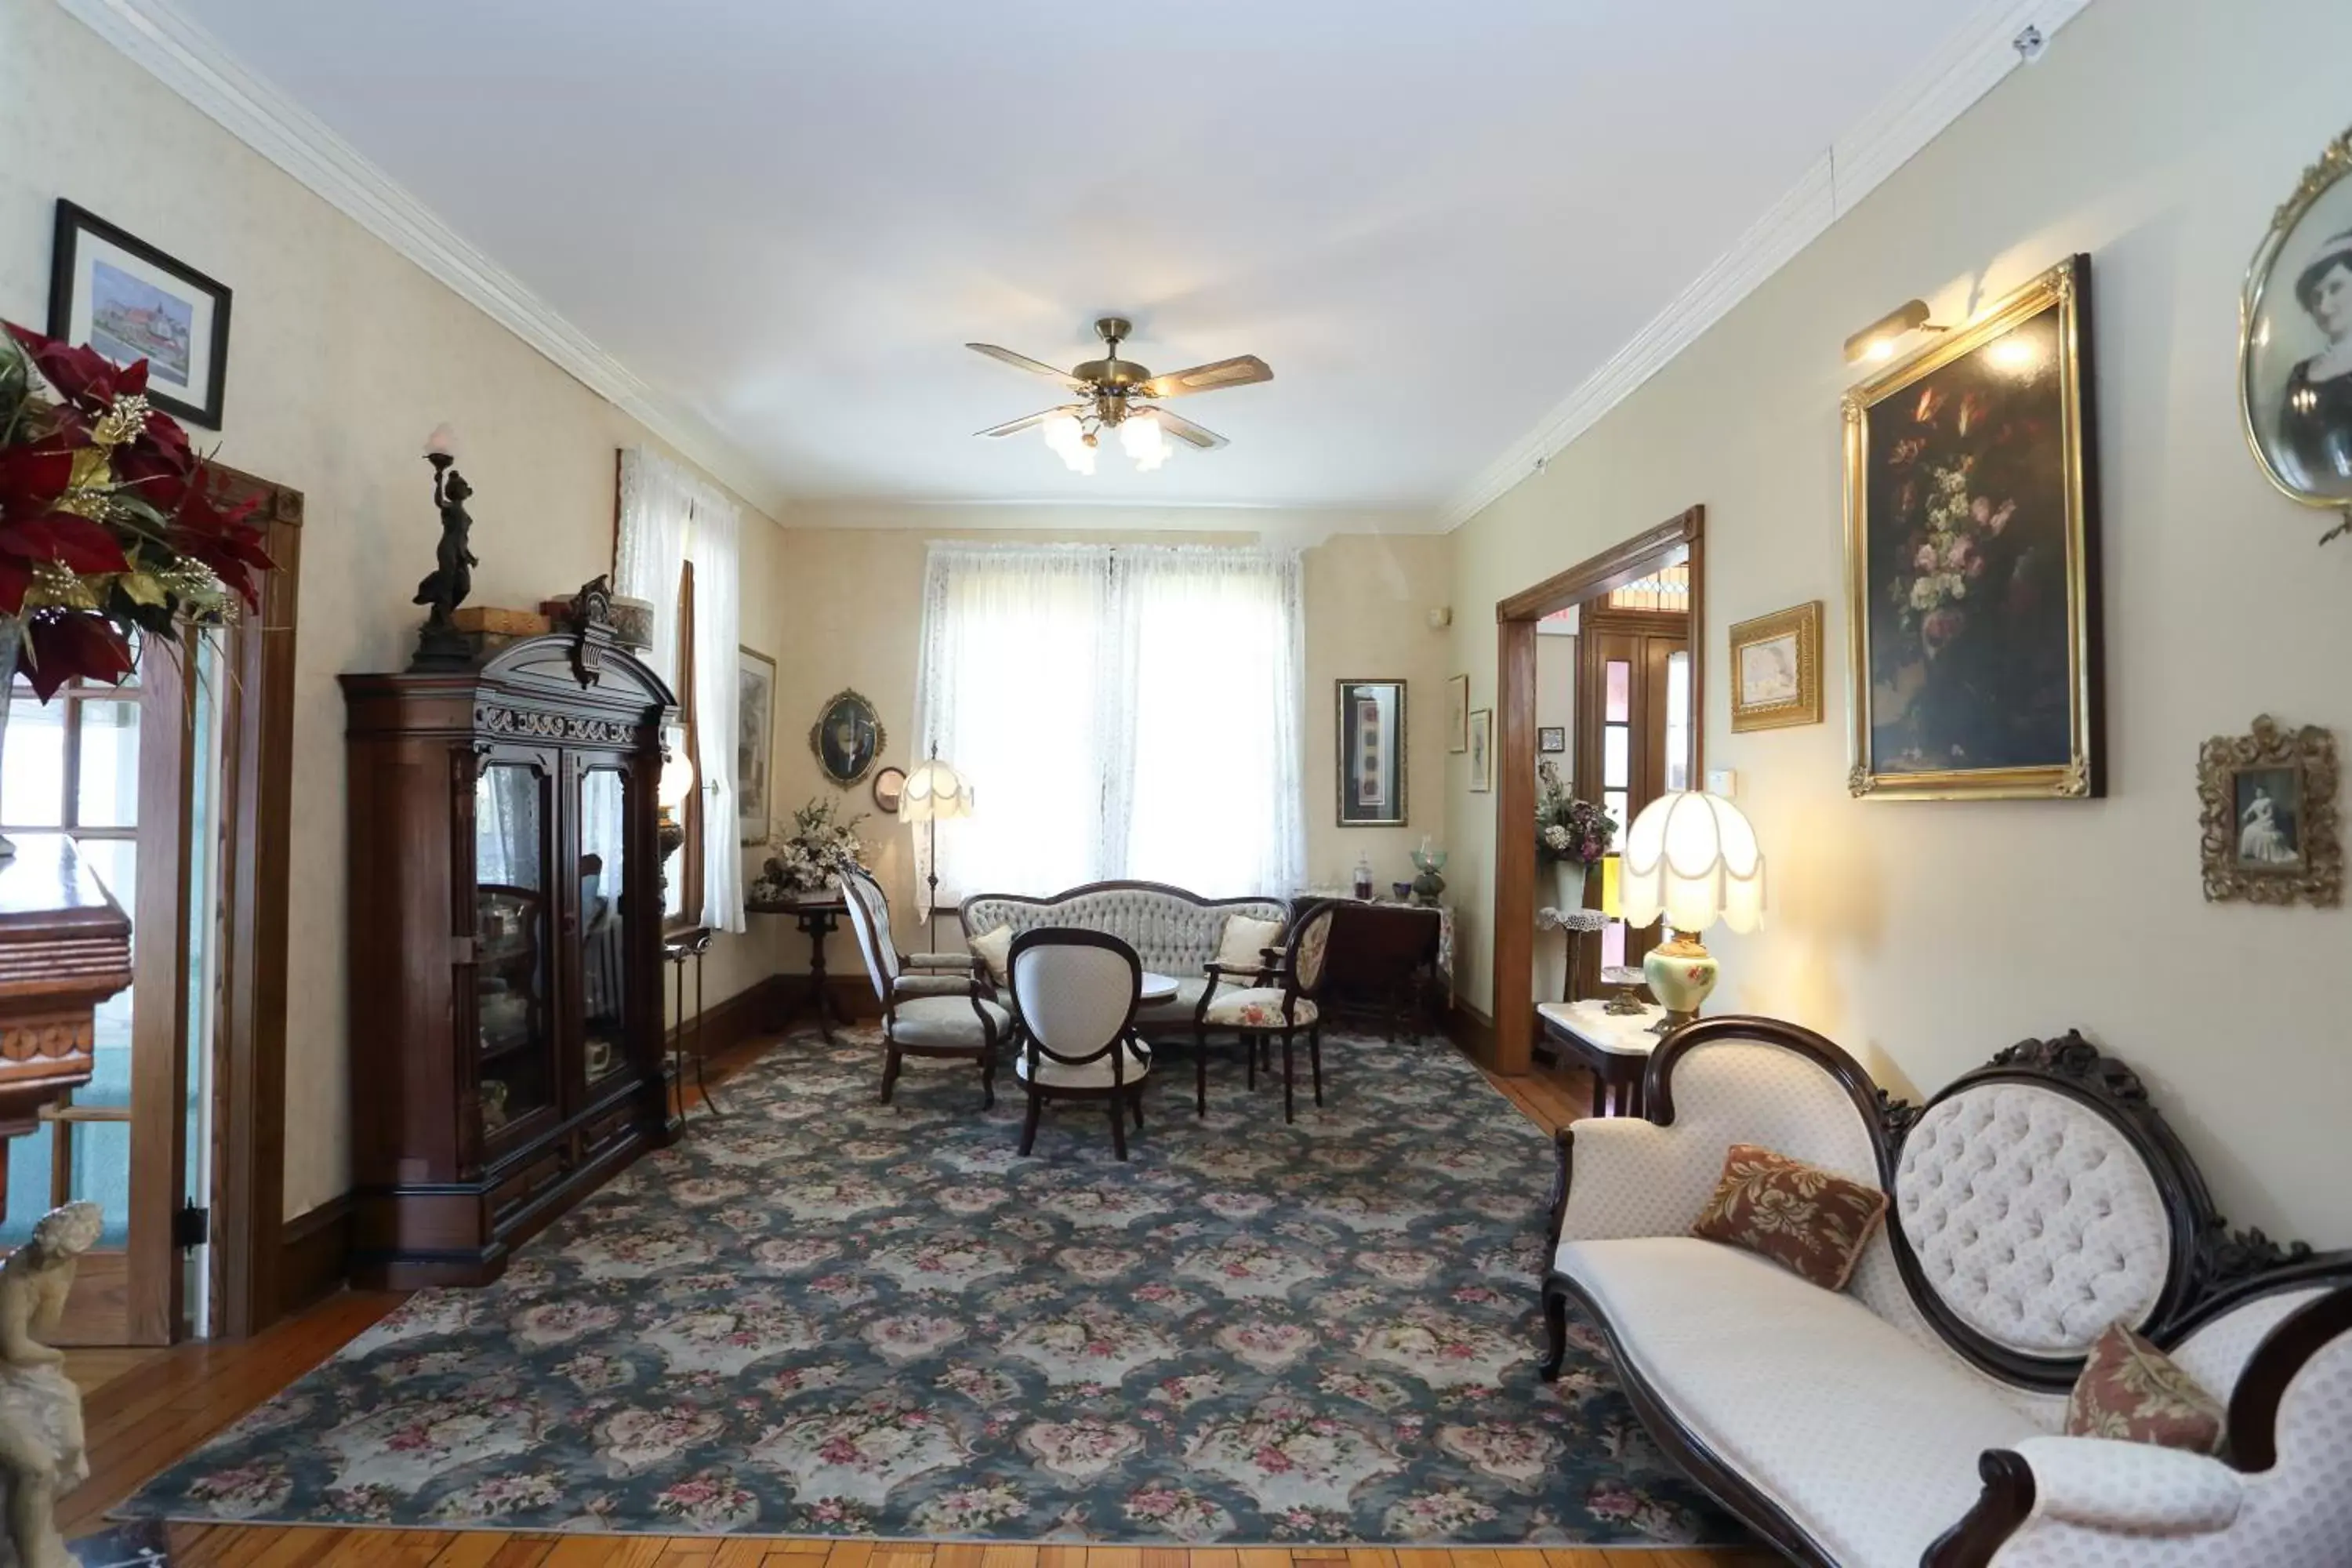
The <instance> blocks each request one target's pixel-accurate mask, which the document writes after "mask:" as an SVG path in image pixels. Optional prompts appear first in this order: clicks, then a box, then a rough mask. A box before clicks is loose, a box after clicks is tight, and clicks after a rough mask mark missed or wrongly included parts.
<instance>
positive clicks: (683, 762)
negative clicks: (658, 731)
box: [658, 724, 694, 811]
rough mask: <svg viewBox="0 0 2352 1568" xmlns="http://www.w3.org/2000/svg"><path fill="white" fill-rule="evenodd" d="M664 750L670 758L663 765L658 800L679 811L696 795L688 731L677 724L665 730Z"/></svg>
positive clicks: (663, 734)
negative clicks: (688, 748)
mask: <svg viewBox="0 0 2352 1568" xmlns="http://www.w3.org/2000/svg"><path fill="white" fill-rule="evenodd" d="M662 750H663V751H664V752H667V753H668V756H667V760H666V761H665V762H664V763H662V771H661V786H660V792H659V795H658V798H659V800H660V802H661V804H662V805H665V806H667V807H668V808H669V809H670V810H671V811H677V810H680V809H682V808H683V807H684V806H685V805H686V803H687V801H688V798H689V797H691V796H692V795H693V794H694V759H693V758H692V757H690V756H688V754H687V749H686V731H685V730H684V729H683V728H681V727H679V726H677V725H675V724H673V725H671V726H670V727H669V728H668V729H667V730H664V731H662Z"/></svg>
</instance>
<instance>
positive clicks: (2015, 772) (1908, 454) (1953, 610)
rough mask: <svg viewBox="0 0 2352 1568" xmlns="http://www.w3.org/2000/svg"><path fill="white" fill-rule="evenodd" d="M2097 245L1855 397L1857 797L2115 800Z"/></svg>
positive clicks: (1849, 528)
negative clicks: (2097, 402)
mask: <svg viewBox="0 0 2352 1568" xmlns="http://www.w3.org/2000/svg"><path fill="white" fill-rule="evenodd" d="M2090 276H2091V275H2090V258H2088V257H2084V256H2076V257H2073V258H2069V259H2068V260H2066V261H2063V262H2061V263H2060V264H2059V265H2057V266H2055V267H2053V268H2050V269H2049V270H2048V271H2047V272H2044V273H2042V275H2041V276H2040V277H2038V278H2035V279H2032V281H2031V282H2029V283H2027V284H2026V285H2025V286H2024V287H2022V288H2021V289H2017V290H2016V291H2015V292H2013V293H2011V294H2010V295H2009V296H2007V297H2006V298H2005V299H2002V300H2000V301H1999V302H1998V303H1996V304H1995V305H1994V306H1993V307H1992V308H1991V309H1990V310H1988V311H1987V312H1986V313H1985V314H1984V315H1983V316H1981V317H1979V319H1978V320H1977V321H1973V322H1971V323H1969V325H1968V326H1965V327H1962V328H1959V329H1958V330H1957V331H1952V332H1950V333H1948V334H1946V335H1945V336H1944V337H1943V338H1942V339H1940V340H1938V341H1937V342H1936V343H1934V344H1933V345H1932V346H1930V347H1929V348H1927V349H1926V350H1923V351H1922V352H1921V353H1918V354H1916V355H1914V356H1913V357H1912V358H1910V359H1908V360H1906V361H1904V362H1902V363H1899V364H1896V365H1894V366H1892V367H1890V368H1888V369H1887V370H1885V371H1883V372H1881V373H1879V374H1876V375H1874V376H1873V377H1872V378H1871V379H1870V380H1868V381H1866V382H1864V384H1862V385H1860V386H1857V387H1856V388H1854V389H1853V391H1852V392H1850V393H1848V394H1847V395H1846V398H1845V489H1846V500H1845V509H1846V569H1847V595H1848V604H1847V619H1848V621H1849V623H1850V624H1849V626H1848V628H1847V636H1848V639H1849V643H1850V648H1851V657H1850V658H1849V659H1848V661H1847V664H1848V680H1849V682H1850V687H1851V697H1852V704H1851V705H1852V710H1853V769H1852V771H1851V773H1849V774H1848V775H1847V781H1846V782H1847V786H1848V787H1849V788H1850V789H1851V790H1852V791H1853V793H1854V794H1855V795H1914V796H1925V797H1928V798H1937V799H1955V798H1965V797H1979V798H1980V797H1989V796H2023V797H2038V798H2050V797H2057V798H2061V799H2081V798H2084V797H2087V796H2094V795H2100V794H2103V793H2104V792H2105V775H2104V772H2103V762H2102V757H2101V741H2100V695H2099V660H2100V639H2099V586H2098V584H2099V570H2098V565H2099V563H2098V542H2099V535H2098V515H2097V511H2098V486H2097V484H2096V475H2095V461H2096V456H2095V455H2096V449H2097V448H2096V442H2095V439H2094V434H2093V426H2092V408H2091V390H2090V389H2091V364H2090V343H2091V334H2090V305H2091V299H2090Z"/></svg>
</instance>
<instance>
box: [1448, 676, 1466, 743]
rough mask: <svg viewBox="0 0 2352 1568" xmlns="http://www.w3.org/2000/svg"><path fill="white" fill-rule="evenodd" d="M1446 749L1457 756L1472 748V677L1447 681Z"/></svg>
mask: <svg viewBox="0 0 2352 1568" xmlns="http://www.w3.org/2000/svg"><path fill="white" fill-rule="evenodd" d="M1445 749H1446V750H1447V751H1448V752H1453V753H1454V755H1455V756H1459V755H1461V754H1462V753H1463V752H1466V751H1468V750H1469V749H1470V678H1469V677H1468V676H1466V675H1457V676H1455V677H1454V679H1451V680H1449V681H1447V682H1446V683H1445Z"/></svg>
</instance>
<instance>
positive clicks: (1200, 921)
mask: <svg viewBox="0 0 2352 1568" xmlns="http://www.w3.org/2000/svg"><path fill="white" fill-rule="evenodd" d="M1289 913H1290V911H1289V910H1288V909H1287V908H1286V907H1285V905H1284V904H1283V902H1282V900H1279V899H1204V898H1202V897H1201V896H1200V895H1198V894H1197V893H1189V892H1186V891H1185V890H1184V889H1181V888H1171V887H1170V886H1168V885H1167V884H1166V883H1164V882H1134V881H1119V882H1089V883H1087V884H1086V885H1085V886H1084V887H1079V888H1072V889H1068V890H1067V891H1066V892H1060V893H1055V894H1054V895H1053V896H1052V897H1051V898H1029V897H1026V896H1024V895H1022V894H1017V893H980V894H975V895H974V896H973V897H971V898H969V899H966V900H964V901H963V904H962V907H961V909H959V910H957V916H958V918H959V919H961V921H962V922H963V933H964V937H965V939H966V940H967V941H969V940H970V939H971V938H972V937H976V936H985V935H986V934H987V933H989V932H990V931H994V930H996V929H997V928H998V927H1000V926H1007V927H1010V928H1011V929H1012V933H1013V935H1014V936H1019V935H1020V934H1021V933H1022V932H1023V931H1028V930H1031V929H1032V928H1034V927H1037V926H1072V927H1076V929H1077V930H1079V931H1104V932H1107V933H1108V934H1109V935H1111V936H1115V937H1118V939H1119V940H1120V941H1122V942H1126V943H1127V945H1128V946H1129V947H1131V948H1133V949H1135V953H1136V956H1137V957H1138V958H1139V959H1141V960H1142V961H1143V967H1144V968H1146V969H1148V970H1150V971H1151V972H1152V973H1157V974H1165V975H1167V976H1168V977H1169V978H1171V980H1174V981H1175V982H1176V995H1175V997H1174V999H1173V1000H1171V1001H1166V1002H1159V1003H1152V1004H1149V1005H1145V1006H1144V1007H1143V1008H1142V1009H1140V1010H1139V1012H1138V1013H1137V1014H1136V1016H1135V1022H1136V1026H1137V1027H1139V1028H1141V1029H1145V1030H1150V1029H1153V1028H1155V1027H1156V1028H1167V1027H1171V1026H1182V1027H1183V1028H1185V1029H1186V1030H1188V1031H1189V1030H1190V1029H1191V1028H1192V1009H1193V1006H1194V1005H1195V1004H1197V1003H1198V1002H1199V1001H1200V999H1201V993H1202V990H1203V989H1204V988H1205V987H1206V986H1207V984H1208V975H1207V967H1208V963H1209V961H1210V960H1211V959H1213V958H1214V957H1216V956H1217V944H1218V942H1220V940H1222V939H1223V936H1224V931H1225V921H1226V919H1227V918H1228V917H1230V916H1233V915H1245V916H1247V917H1248V918H1249V919H1251V920H1255V921H1275V922H1276V924H1280V923H1281V922H1283V921H1286V920H1287V919H1288V918H1289Z"/></svg>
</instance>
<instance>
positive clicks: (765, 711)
mask: <svg viewBox="0 0 2352 1568" xmlns="http://www.w3.org/2000/svg"><path fill="white" fill-rule="evenodd" d="M735 685H736V697H735V804H736V811H735V826H736V829H737V837H739V838H740V840H741V841H742V842H743V843H745V844H765V843H766V842H767V841H768V816H769V812H768V759H769V758H771V757H772V756H774V755H775V738H776V661H775V660H774V659H772V658H769V657H768V656H767V655H766V654H764V653H758V652H755V651H753V650H752V649H751V648H748V647H740V646H739V647H737V648H736V650H735Z"/></svg>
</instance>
